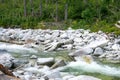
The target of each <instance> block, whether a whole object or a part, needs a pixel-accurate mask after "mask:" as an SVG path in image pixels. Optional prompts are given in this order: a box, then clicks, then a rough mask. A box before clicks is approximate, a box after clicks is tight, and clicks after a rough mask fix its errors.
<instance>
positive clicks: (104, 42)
mask: <svg viewBox="0 0 120 80" xmlns="http://www.w3.org/2000/svg"><path fill="white" fill-rule="evenodd" d="M108 42H109V40H95V41H92V42H91V43H90V44H88V45H87V47H90V48H96V47H104V46H106V45H107V43H108Z"/></svg>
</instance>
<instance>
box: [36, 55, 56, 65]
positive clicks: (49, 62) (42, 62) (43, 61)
mask: <svg viewBox="0 0 120 80" xmlns="http://www.w3.org/2000/svg"><path fill="white" fill-rule="evenodd" d="M37 64H38V65H48V66H52V65H53V64H54V58H52V57H50V58H38V60H37Z"/></svg>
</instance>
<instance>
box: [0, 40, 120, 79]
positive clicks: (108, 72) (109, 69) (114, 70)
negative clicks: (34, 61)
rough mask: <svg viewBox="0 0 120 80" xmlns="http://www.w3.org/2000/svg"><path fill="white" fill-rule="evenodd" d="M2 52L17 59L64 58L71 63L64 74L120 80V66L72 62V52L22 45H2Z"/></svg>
mask: <svg viewBox="0 0 120 80" xmlns="http://www.w3.org/2000/svg"><path fill="white" fill-rule="evenodd" d="M0 49H1V50H7V51H8V52H9V53H11V54H12V55H13V56H14V57H15V58H18V59H24V60H29V58H30V56H31V55H37V56H38V57H55V58H62V59H63V60H65V61H66V62H70V63H69V64H68V65H67V66H65V68H63V69H62V70H61V71H62V72H64V73H70V74H74V75H81V74H82V75H90V76H95V77H97V78H100V79H102V80H120V64H112V63H103V62H101V61H100V60H98V59H94V61H93V62H92V63H90V64H87V63H86V62H83V61H77V62H71V59H70V58H69V56H68V53H69V52H71V51H54V52H53V51H52V52H44V51H36V50H34V49H32V48H26V47H24V46H22V45H16V44H9V43H3V42H1V43H0Z"/></svg>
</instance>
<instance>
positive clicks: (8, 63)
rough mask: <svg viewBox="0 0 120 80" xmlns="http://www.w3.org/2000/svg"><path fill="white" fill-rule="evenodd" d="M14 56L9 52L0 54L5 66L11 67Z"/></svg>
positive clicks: (1, 61) (1, 62)
mask: <svg viewBox="0 0 120 80" xmlns="http://www.w3.org/2000/svg"><path fill="white" fill-rule="evenodd" d="M13 60H14V57H13V56H12V55H10V54H8V53H6V54H1V55H0V64H3V65H4V66H6V67H8V68H11V66H12V65H13V62H12V61H13Z"/></svg>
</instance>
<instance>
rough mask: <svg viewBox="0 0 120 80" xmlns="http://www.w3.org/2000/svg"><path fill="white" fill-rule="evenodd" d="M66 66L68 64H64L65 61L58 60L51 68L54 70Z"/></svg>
mask: <svg viewBox="0 0 120 80" xmlns="http://www.w3.org/2000/svg"><path fill="white" fill-rule="evenodd" d="M65 65H66V63H65V62H64V60H58V61H56V63H55V64H53V65H52V66H51V69H54V68H57V67H62V66H65Z"/></svg>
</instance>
